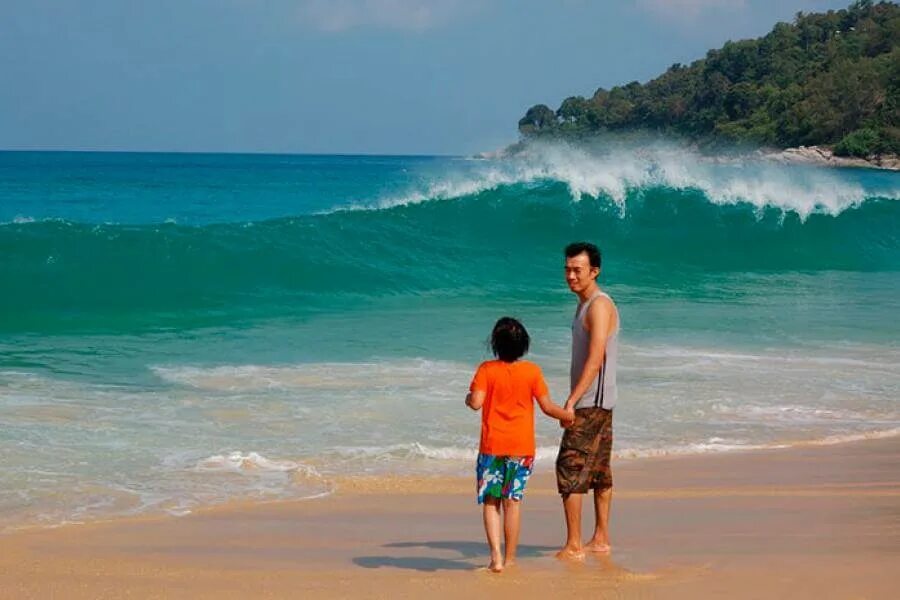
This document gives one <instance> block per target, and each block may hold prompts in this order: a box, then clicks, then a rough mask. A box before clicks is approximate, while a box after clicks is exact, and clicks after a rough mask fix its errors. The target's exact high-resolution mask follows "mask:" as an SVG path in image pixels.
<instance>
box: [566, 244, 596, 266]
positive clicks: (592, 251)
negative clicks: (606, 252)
mask: <svg viewBox="0 0 900 600" xmlns="http://www.w3.org/2000/svg"><path fill="white" fill-rule="evenodd" d="M582 252H584V253H585V254H587V255H588V260H590V261H591V266H592V267H597V268H598V269H599V268H600V248H598V247H597V246H595V245H594V244H592V243H590V242H575V243H573V244H569V245H568V246H566V250H565V253H566V258H574V257H576V256H578V255H579V254H581V253H582Z"/></svg>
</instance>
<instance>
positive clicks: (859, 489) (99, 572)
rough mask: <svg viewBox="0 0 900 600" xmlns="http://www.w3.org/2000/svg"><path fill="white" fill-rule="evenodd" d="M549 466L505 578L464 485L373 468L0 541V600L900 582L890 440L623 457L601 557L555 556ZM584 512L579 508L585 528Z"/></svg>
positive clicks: (899, 467)
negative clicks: (369, 474) (255, 496)
mask: <svg viewBox="0 0 900 600" xmlns="http://www.w3.org/2000/svg"><path fill="white" fill-rule="evenodd" d="M541 466H542V467H543V472H541V470H540V469H541ZM549 468H550V467H549V465H540V466H539V472H538V474H537V475H536V476H535V477H534V478H533V479H532V481H531V482H530V483H529V489H528V492H527V494H526V499H525V504H524V505H523V531H522V537H521V548H520V560H519V564H518V566H517V567H514V568H511V569H508V570H507V571H506V572H504V573H503V574H502V575H499V576H498V575H491V574H488V573H486V572H483V571H479V570H478V568H479V567H480V566H482V565H484V564H485V563H486V560H487V549H486V545H485V543H484V539H483V532H482V529H481V523H480V512H479V509H478V508H477V506H476V505H475V504H474V502H473V487H474V483H473V482H471V481H469V480H466V479H459V480H455V479H450V480H421V479H419V480H414V479H407V478H377V479H374V478H373V479H369V480H364V479H357V480H353V481H344V482H338V490H337V492H336V494H335V495H333V496H330V497H327V498H322V499H317V500H310V501H300V502H284V503H277V504H264V505H259V504H258V505H232V506H228V507H222V508H218V509H213V510H207V511H204V512H201V513H198V514H194V515H190V516H187V517H180V518H174V517H159V518H142V519H135V520H118V521H114V522H109V523H95V524H89V525H71V526H66V527H60V528H57V529H50V530H30V531H22V532H18V533H14V534H9V535H6V536H2V537H0V598H73V599H80V598H299V597H303V598H343V597H360V598H421V597H424V596H427V597H429V598H430V599H436V598H459V597H467V596H469V597H484V596H485V595H486V594H515V595H516V596H518V597H522V598H547V597H564V596H565V595H567V594H580V595H583V594H585V593H591V594H595V596H594V597H601V598H606V597H610V598H696V597H726V596H727V597H730V598H768V597H784V598H889V597H893V596H894V594H895V593H896V589H897V587H898V586H900V569H898V565H900V438H890V439H883V440H874V441H864V442H854V443H847V444H840V445H833V446H822V447H806V448H791V449H785V450H767V451H758V452H748V453H740V454H737V453H736V454H720V455H705V456H694V457H674V458H653V459H642V460H631V461H627V460H621V461H618V462H617V463H616V464H615V467H614V469H615V479H616V494H615V497H614V500H613V516H612V521H613V528H612V541H613V545H614V548H613V552H612V555H611V556H589V557H588V558H587V560H586V561H584V562H583V563H565V562H559V561H557V560H556V559H554V558H553V553H554V551H555V550H556V549H557V548H558V547H559V545H560V544H561V542H562V538H563V522H562V513H561V508H560V502H559V498H558V497H557V496H556V494H555V490H554V483H553V479H552V477H551V476H550V473H549V472H548V471H549ZM591 524H592V517H591V515H590V514H589V511H588V510H586V511H585V535H588V534H589V531H588V527H589V526H590V525H591ZM511 597H512V596H511Z"/></svg>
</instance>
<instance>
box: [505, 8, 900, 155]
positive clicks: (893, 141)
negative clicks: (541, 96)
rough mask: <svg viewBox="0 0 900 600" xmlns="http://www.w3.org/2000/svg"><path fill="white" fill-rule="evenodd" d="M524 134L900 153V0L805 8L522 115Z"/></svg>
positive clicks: (843, 152) (528, 136) (838, 152)
mask: <svg viewBox="0 0 900 600" xmlns="http://www.w3.org/2000/svg"><path fill="white" fill-rule="evenodd" d="M519 131H520V133H521V134H522V136H523V138H524V139H525V140H533V139H553V138H556V139H565V140H584V139H593V138H598V137H602V136H604V134H621V133H629V132H648V133H655V134H664V135H667V136H674V137H678V138H684V139H687V140H689V141H691V142H693V143H696V144H698V145H700V146H701V147H710V148H716V147H720V146H741V147H746V146H756V147H769V148H790V147H796V146H821V147H827V148H829V149H830V150H833V152H834V154H835V155H837V156H852V157H872V156H878V155H897V154H900V6H898V4H897V3H895V2H872V1H871V0H860V1H858V2H854V3H853V4H852V5H850V6H849V7H848V8H846V9H842V10H829V11H828V12H825V13H802V12H801V13H797V15H796V17H795V18H794V20H793V22H792V23H778V24H776V25H775V26H774V27H773V29H772V31H771V32H769V33H768V34H767V35H765V36H763V37H761V38H757V39H750V40H740V41H735V42H732V41H729V42H727V43H726V44H725V45H724V46H722V47H721V48H719V49H717V50H710V51H709V52H707V54H706V56H705V57H704V58H701V59H699V60H696V61H694V62H693V63H691V64H690V65H682V64H677V63H676V64H673V65H672V66H671V67H669V69H668V70H667V71H666V72H665V73H663V74H662V75H660V76H658V77H656V78H655V79H652V80H651V81H648V82H646V83H643V84H642V83H638V82H636V81H633V82H631V83H628V84H627V85H622V86H615V87H613V88H612V89H609V90H607V89H604V88H600V89H598V90H597V91H596V92H594V94H593V95H592V96H591V97H589V98H585V97H581V96H571V97H569V98H566V99H565V100H564V101H563V102H562V104H561V105H560V106H559V108H558V109H556V110H553V109H551V108H550V107H548V106H546V105H544V104H538V105H535V106H532V107H531V108H529V109H528V111H527V112H526V114H525V116H524V117H522V118H521V119H520V120H519Z"/></svg>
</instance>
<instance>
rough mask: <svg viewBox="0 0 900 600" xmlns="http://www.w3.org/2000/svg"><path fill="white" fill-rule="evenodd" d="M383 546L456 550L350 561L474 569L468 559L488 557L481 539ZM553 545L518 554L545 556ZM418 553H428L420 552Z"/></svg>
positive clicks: (521, 550)
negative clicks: (444, 554) (445, 555)
mask: <svg viewBox="0 0 900 600" xmlns="http://www.w3.org/2000/svg"><path fill="white" fill-rule="evenodd" d="M384 548H400V549H405V548H417V549H421V550H425V551H428V550H432V551H433V550H437V551H441V552H455V553H456V554H458V556H456V557H454V558H440V557H434V556H421V555H420V556H358V557H356V558H354V559H353V563H354V564H355V565H357V566H359V567H363V568H366V569H379V568H381V567H392V568H395V569H411V570H414V571H428V572H433V571H474V570H475V569H478V568H479V567H481V566H482V565H481V564H480V563H479V564H473V563H472V562H470V561H471V559H473V558H479V557H480V558H482V559H484V560H486V559H487V545H486V544H485V543H484V542H468V541H438V542H394V543H391V544H385V545H384ZM554 550H556V548H554V547H552V546H527V545H523V546H519V551H518V555H519V557H520V558H527V557H539V556H545V555H546V554H547V553H548V552H552V551H554ZM421 554H428V552H422V553H421Z"/></svg>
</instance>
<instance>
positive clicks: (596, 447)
mask: <svg viewBox="0 0 900 600" xmlns="http://www.w3.org/2000/svg"><path fill="white" fill-rule="evenodd" d="M612 414H613V411H611V410H606V409H605V408H579V409H578V410H576V411H575V424H574V425H572V426H571V427H569V428H568V429H566V431H565V433H564V434H563V437H562V441H561V442H560V444H559V454H558V455H557V457H556V487H557V489H558V490H559V493H560V494H562V495H568V494H585V493H587V491H588V490H591V489H595V490H603V489H607V488H610V487H612V469H611V467H610V464H609V459H610V455H611V454H612V441H613V428H612Z"/></svg>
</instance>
